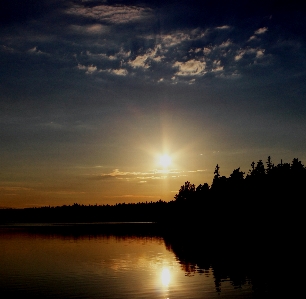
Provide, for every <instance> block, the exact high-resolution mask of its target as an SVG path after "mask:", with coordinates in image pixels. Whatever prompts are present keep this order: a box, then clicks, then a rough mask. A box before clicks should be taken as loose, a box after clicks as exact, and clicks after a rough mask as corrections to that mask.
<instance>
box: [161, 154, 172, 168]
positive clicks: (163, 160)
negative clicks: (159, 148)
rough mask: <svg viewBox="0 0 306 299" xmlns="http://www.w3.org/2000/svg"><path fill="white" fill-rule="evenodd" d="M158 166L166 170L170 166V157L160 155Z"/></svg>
mask: <svg viewBox="0 0 306 299" xmlns="http://www.w3.org/2000/svg"><path fill="white" fill-rule="evenodd" d="M159 164H160V165H161V166H162V167H164V168H167V167H168V166H169V165H170V164H171V157H170V156H169V155H166V154H165V155H162V156H160V158H159Z"/></svg>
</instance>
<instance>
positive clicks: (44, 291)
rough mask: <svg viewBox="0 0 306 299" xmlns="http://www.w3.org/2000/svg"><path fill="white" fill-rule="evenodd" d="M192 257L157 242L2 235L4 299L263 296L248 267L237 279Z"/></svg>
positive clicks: (16, 232) (24, 232) (0, 290)
mask: <svg viewBox="0 0 306 299" xmlns="http://www.w3.org/2000/svg"><path fill="white" fill-rule="evenodd" d="M185 251H186V250H185V249H184V247H179V245H178V244H177V242H172V241H171V240H165V238H163V237H161V236H157V235H150V236H145V235H133V234H130V235H128V234H121V235H118V234H117V235H111V234H108V235H106V234H97V233H95V234H89V233H88V234H87V233H82V234H79V235H75V234H69V233H68V234H67V233H66V234H58V233H51V232H47V233H41V232H37V231H29V230H28V229H16V228H1V229H0V294H1V298H18V297H23V298H163V299H165V298H253V297H254V296H255V295H256V288H255V289H254V285H253V282H252V277H254V275H253V276H252V274H250V273H249V272H248V271H246V272H243V271H245V269H241V270H242V273H238V272H239V271H238V270H239V269H240V268H241V263H239V265H237V267H238V270H237V269H236V270H235V271H234V272H233V270H232V269H228V267H229V266H228V265H226V266H225V267H224V268H222V266H220V264H219V266H218V264H216V263H214V262H210V261H209V259H208V260H207V262H205V261H204V262H203V260H202V261H199V262H198V263H197V261H196V260H195V261H191V260H190V258H188V254H187V255H184V252H185ZM180 252H181V253H180ZM203 254H205V253H204V252H203ZM191 257H193V255H192V254H191ZM195 257H196V255H195ZM191 259H192V258H191ZM201 262H202V263H206V264H205V265H202V266H201ZM220 267H221V268H220ZM234 267H235V266H234ZM239 275H240V276H239ZM248 276H249V277H248ZM235 278H236V282H235ZM237 281H238V282H237ZM254 290H255V291H254Z"/></svg>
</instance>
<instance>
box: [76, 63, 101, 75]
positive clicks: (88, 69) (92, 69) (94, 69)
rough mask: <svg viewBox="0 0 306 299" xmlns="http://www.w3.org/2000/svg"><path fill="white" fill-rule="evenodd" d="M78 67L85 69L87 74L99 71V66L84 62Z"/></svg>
mask: <svg viewBox="0 0 306 299" xmlns="http://www.w3.org/2000/svg"><path fill="white" fill-rule="evenodd" d="M77 68H78V69H79V70H82V71H85V73H86V74H89V75H91V74H93V73H95V72H97V71H98V68H97V67H96V66H95V65H93V64H92V65H88V66H85V65H82V64H78V66H77Z"/></svg>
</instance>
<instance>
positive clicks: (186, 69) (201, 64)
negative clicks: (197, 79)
mask: <svg viewBox="0 0 306 299" xmlns="http://www.w3.org/2000/svg"><path fill="white" fill-rule="evenodd" d="M205 66H206V63H205V61H199V60H195V59H191V60H188V61H186V62H179V61H176V62H175V63H174V64H173V67H175V68H178V69H179V70H178V72H176V75H178V76H198V75H203V74H205Z"/></svg>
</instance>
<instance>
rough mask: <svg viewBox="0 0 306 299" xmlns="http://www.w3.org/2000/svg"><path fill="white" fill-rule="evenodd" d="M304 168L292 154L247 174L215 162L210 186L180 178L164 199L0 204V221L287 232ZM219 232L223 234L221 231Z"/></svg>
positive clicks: (297, 221) (301, 194) (295, 215)
mask: <svg viewBox="0 0 306 299" xmlns="http://www.w3.org/2000/svg"><path fill="white" fill-rule="evenodd" d="M305 183H306V168H305V166H304V165H303V164H302V162H301V161H299V160H298V159H297V158H294V159H293V161H292V162H291V163H283V162H282V161H281V162H280V163H279V164H277V165H274V164H273V163H272V160H271V158H270V157H268V159H267V161H266V162H265V163H264V162H263V161H262V160H259V161H258V162H257V163H255V162H252V163H251V169H250V170H249V172H248V173H247V174H245V173H244V172H242V171H241V170H240V168H237V169H234V170H233V172H232V173H231V174H230V176H229V177H225V176H221V171H220V167H219V165H217V166H216V168H215V171H214V177H213V180H212V184H211V186H209V185H208V183H204V184H203V185H202V184H200V185H198V186H195V185H194V184H192V183H191V182H189V181H186V182H185V183H184V184H183V185H182V186H181V188H180V189H179V191H178V193H177V194H176V195H175V197H174V199H173V200H172V201H170V202H166V201H162V200H159V201H156V202H152V201H151V202H138V203H118V204H115V205H108V204H107V205H81V204H77V203H75V204H73V205H64V206H57V207H50V206H47V207H39V208H25V209H1V210H0V223H2V224H9V223H89V222H154V223H159V224H160V225H162V227H163V231H164V232H167V231H169V232H171V233H172V234H173V233H176V232H177V233H179V234H181V233H184V232H186V233H188V234H190V233H192V232H196V233H197V232H198V231H199V230H201V231H205V233H206V234H211V237H214V238H215V237H216V234H217V232H218V230H221V229H224V228H226V229H227V230H228V232H230V235H231V239H233V238H234V237H235V235H237V236H238V235H241V234H245V235H249V234H254V236H253V239H254V238H256V235H261V236H262V235H263V234H264V235H265V236H270V237H269V238H273V236H275V235H276V234H278V233H281V234H287V235H293V234H294V231H293V230H297V229H298V227H300V225H301V222H302V219H303V213H304V212H303V211H304V207H303V201H304V200H305ZM223 237H225V236H223Z"/></svg>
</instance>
